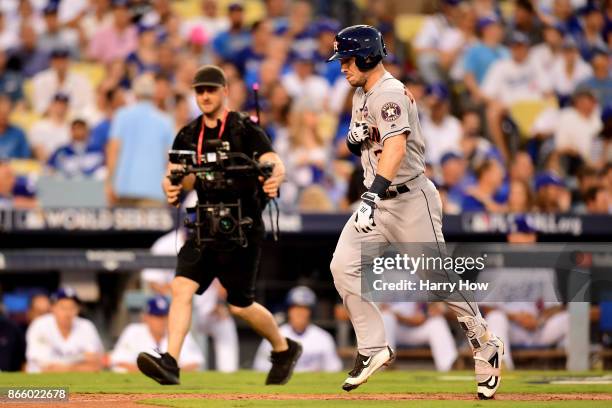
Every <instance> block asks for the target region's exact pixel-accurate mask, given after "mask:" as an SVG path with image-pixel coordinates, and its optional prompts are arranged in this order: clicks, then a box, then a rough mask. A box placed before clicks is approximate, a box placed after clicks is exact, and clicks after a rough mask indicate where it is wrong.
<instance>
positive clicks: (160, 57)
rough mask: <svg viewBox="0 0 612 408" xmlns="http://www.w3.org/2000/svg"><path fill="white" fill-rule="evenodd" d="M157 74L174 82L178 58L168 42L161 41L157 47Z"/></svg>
mask: <svg viewBox="0 0 612 408" xmlns="http://www.w3.org/2000/svg"><path fill="white" fill-rule="evenodd" d="M157 52H158V53H157V64H158V66H159V67H158V69H157V73H156V75H157V76H161V77H166V78H168V80H170V81H172V82H174V75H175V73H176V71H177V65H178V61H179V58H177V54H176V50H174V49H173V48H172V47H171V46H170V44H168V43H162V44H160V45H159V47H158V49H157Z"/></svg>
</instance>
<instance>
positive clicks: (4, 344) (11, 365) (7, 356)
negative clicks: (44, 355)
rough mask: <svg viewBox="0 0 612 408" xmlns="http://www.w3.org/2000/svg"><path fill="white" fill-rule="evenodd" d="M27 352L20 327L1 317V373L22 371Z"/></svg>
mask: <svg viewBox="0 0 612 408" xmlns="http://www.w3.org/2000/svg"><path fill="white" fill-rule="evenodd" d="M25 351H26V343H25V337H24V335H23V332H22V331H21V329H19V326H17V324H15V323H13V322H12V321H10V320H9V319H7V318H6V317H4V316H3V315H0V371H19V370H21V366H22V365H23V363H24V362H25Z"/></svg>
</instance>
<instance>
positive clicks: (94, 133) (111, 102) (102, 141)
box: [89, 87, 125, 152]
mask: <svg viewBox="0 0 612 408" xmlns="http://www.w3.org/2000/svg"><path fill="white" fill-rule="evenodd" d="M98 93H100V94H101V95H100V96H99V97H101V98H103V102H102V109H101V110H102V114H103V115H104V117H103V119H102V120H101V121H100V122H99V123H98V124H97V125H95V126H94V127H93V128H92V129H91V133H90V135H89V139H90V142H89V144H90V146H92V148H93V147H95V148H97V149H100V150H102V151H103V152H105V151H106V143H108V138H109V133H110V127H111V121H112V118H113V116H114V115H115V112H116V111H117V110H118V109H119V108H121V107H122V106H123V105H125V96H124V92H123V89H122V88H110V89H109V90H107V91H105V90H104V88H102V87H100V89H99V91H98Z"/></svg>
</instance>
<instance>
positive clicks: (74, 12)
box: [52, 0, 96, 26]
mask: <svg viewBox="0 0 612 408" xmlns="http://www.w3.org/2000/svg"><path fill="white" fill-rule="evenodd" d="M52 1H54V0H52ZM88 3H90V1H89V0H60V1H59V5H58V17H59V22H60V23H61V24H64V25H67V26H74V25H77V24H78V21H79V19H80V18H82V17H83V15H85V12H86V10H87V8H88V7H89V4H88ZM94 3H96V2H94Z"/></svg>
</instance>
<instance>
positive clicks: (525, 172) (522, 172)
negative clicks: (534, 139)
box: [510, 150, 534, 186]
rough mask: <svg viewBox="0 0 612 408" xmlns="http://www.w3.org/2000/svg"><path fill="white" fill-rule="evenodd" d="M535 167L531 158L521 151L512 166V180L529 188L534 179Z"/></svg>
mask: <svg viewBox="0 0 612 408" xmlns="http://www.w3.org/2000/svg"><path fill="white" fill-rule="evenodd" d="M533 173H534V167H533V160H531V156H530V155H529V153H527V152H526V151H524V150H519V151H518V152H517V153H516V154H515V155H514V159H513V160H512V163H511V164H510V180H512V181H520V182H522V183H526V184H527V185H528V186H529V185H530V184H531V181H532V179H533Z"/></svg>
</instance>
